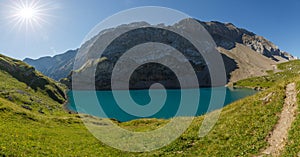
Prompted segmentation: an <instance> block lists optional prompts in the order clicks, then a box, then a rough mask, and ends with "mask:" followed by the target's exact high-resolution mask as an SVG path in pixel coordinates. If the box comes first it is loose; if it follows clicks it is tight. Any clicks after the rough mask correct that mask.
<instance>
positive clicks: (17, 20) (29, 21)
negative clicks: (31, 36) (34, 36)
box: [9, 0, 50, 31]
mask: <svg viewBox="0 0 300 157" xmlns="http://www.w3.org/2000/svg"><path fill="white" fill-rule="evenodd" d="M9 7H10V12H11V13H10V15H9V19H10V22H11V23H12V24H13V28H15V27H18V28H19V30H24V29H25V30H26V31H28V30H30V29H31V30H37V29H38V28H42V24H44V23H48V22H47V17H49V15H48V14H47V11H48V10H50V8H49V5H48V4H42V3H41V1H39V0H31V1H29V0H16V1H14V2H13V3H12V5H10V6H9Z"/></svg>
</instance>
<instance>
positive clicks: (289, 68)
mask: <svg viewBox="0 0 300 157" xmlns="http://www.w3.org/2000/svg"><path fill="white" fill-rule="evenodd" d="M277 67H278V69H279V70H280V71H281V72H277V73H273V72H272V71H269V72H268V73H269V75H266V76H262V77H253V78H249V79H245V80H241V81H237V82H235V83H234V84H233V85H234V86H235V87H248V88H256V89H267V88H270V87H272V86H274V85H275V84H277V83H279V82H284V81H286V80H290V79H291V78H295V77H298V76H299V74H300V60H294V61H290V62H287V63H282V64H279V65H278V66H277Z"/></svg>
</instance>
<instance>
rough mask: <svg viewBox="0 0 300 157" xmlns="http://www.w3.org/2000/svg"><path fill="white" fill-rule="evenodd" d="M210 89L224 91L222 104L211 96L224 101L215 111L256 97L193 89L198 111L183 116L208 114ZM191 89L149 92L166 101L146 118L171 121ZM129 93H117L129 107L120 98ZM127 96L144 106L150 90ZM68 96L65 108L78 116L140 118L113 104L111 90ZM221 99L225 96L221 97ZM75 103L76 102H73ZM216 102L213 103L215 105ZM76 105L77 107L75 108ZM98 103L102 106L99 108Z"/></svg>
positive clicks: (247, 93) (233, 91)
mask: <svg viewBox="0 0 300 157" xmlns="http://www.w3.org/2000/svg"><path fill="white" fill-rule="evenodd" d="M212 89H214V90H216V91H220V90H221V91H225V92H226V95H225V101H222V100H223V99H222V96H218V95H215V96H214V97H213V99H214V100H218V99H220V100H218V101H219V102H223V103H222V104H220V105H216V107H214V108H213V110H214V109H219V108H221V107H223V106H226V105H228V104H230V103H232V102H234V101H236V100H238V99H241V98H244V97H246V96H250V95H253V94H255V93H256V92H257V91H255V90H252V89H232V88H227V87H217V88H199V89H192V90H199V93H200V100H199V101H197V104H196V105H198V106H197V107H198V109H196V110H197V111H195V114H194V115H189V114H185V115H184V116H195V115H197V116H199V115H203V114H205V113H206V112H207V110H208V106H209V103H210V101H211V96H212V94H211V92H212ZM192 90H191V89H183V90H176V89H172V90H151V96H158V97H161V95H163V93H165V94H166V97H165V101H164V100H161V101H162V102H164V103H163V104H161V105H163V106H162V107H161V108H160V110H158V112H155V113H154V114H151V116H147V118H165V119H167V118H171V117H174V116H175V115H176V113H177V110H178V109H179V108H180V103H181V100H182V94H183V93H185V94H186V93H187V95H186V96H187V97H190V98H187V99H185V101H184V103H185V105H189V101H192V100H194V99H193V98H194V96H193V94H189V92H191V91H192ZM126 92H128V91H118V95H119V97H121V102H120V101H118V102H119V103H124V105H126V104H130V103H132V102H131V101H129V100H126V99H125V98H124V100H123V99H122V96H123V95H126V94H125V93H126ZM129 92H130V95H131V97H132V99H133V100H134V101H135V102H136V103H137V104H138V105H141V106H143V105H147V104H148V103H149V102H150V101H151V98H150V96H149V90H130V91H129ZM68 97H69V103H68V104H67V107H68V108H69V109H70V110H73V111H78V112H80V113H86V114H90V115H94V116H98V117H105V118H114V119H117V120H118V121H122V122H124V121H129V120H133V119H138V118H141V117H139V116H134V115H132V114H128V113H127V112H125V111H124V110H123V109H122V108H121V107H120V106H119V105H118V103H117V102H116V100H115V99H114V97H113V93H112V91H96V92H92V91H70V92H69V93H68ZM223 97H224V96H223ZM74 99H75V100H76V101H75V100H74ZM218 101H216V102H218ZM75 102H76V105H75ZM191 103H192V102H191ZM100 104H101V105H100ZM100 106H101V108H102V111H103V112H101V111H99V109H100V108H99V107H100Z"/></svg>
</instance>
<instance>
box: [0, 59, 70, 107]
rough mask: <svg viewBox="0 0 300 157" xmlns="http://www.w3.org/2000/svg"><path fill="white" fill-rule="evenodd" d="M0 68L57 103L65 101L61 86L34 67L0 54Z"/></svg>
mask: <svg viewBox="0 0 300 157" xmlns="http://www.w3.org/2000/svg"><path fill="white" fill-rule="evenodd" d="M0 70H3V71H5V72H7V73H8V74H10V75H11V76H13V77H14V78H16V79H17V80H19V81H20V82H23V83H25V84H27V86H28V87H30V88H32V89H34V90H41V91H44V92H45V93H46V94H48V96H49V97H51V98H52V99H53V100H55V101H57V102H59V103H64V102H65V101H66V96H65V93H64V89H63V88H61V87H60V86H59V85H58V84H57V83H56V82H54V81H53V80H52V79H49V78H48V77H46V76H44V75H42V74H41V73H39V72H38V71H36V70H35V68H34V67H32V66H29V65H28V64H26V63H24V62H22V61H19V60H16V59H12V58H9V57H6V56H4V55H1V54H0Z"/></svg>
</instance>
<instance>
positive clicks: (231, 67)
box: [24, 20, 293, 90]
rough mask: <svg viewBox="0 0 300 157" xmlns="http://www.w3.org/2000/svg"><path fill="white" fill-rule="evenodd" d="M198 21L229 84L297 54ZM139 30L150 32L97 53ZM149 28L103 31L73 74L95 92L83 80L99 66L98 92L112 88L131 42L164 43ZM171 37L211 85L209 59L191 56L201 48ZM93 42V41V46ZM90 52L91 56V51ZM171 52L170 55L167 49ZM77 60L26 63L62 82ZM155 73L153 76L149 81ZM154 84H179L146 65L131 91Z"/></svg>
mask: <svg viewBox="0 0 300 157" xmlns="http://www.w3.org/2000/svg"><path fill="white" fill-rule="evenodd" d="M183 21H184V20H183ZM183 21H180V22H178V23H177V24H174V25H173V26H164V27H180V26H181V25H182V22H183ZM198 22H199V23H201V24H202V25H203V26H204V27H205V28H206V30H207V31H208V32H209V33H210V35H211V36H212V37H213V39H214V40H215V42H216V44H217V46H218V51H219V52H220V53H221V54H222V57H223V60H224V63H225V69H226V74H227V83H233V82H236V81H238V80H241V79H245V78H249V77H253V76H261V75H266V74H267V73H266V71H268V70H273V69H275V68H276V64H278V63H281V62H284V61H288V60H292V59H293V56H292V55H290V54H289V53H287V52H284V51H282V50H280V49H279V48H278V47H277V46H276V45H275V44H273V43H272V42H270V41H268V40H267V39H265V38H264V37H262V36H259V35H256V34H255V33H253V32H250V31H247V30H246V29H242V28H238V27H236V26H235V25H233V24H232V23H221V22H217V21H212V22H202V21H198ZM140 27H143V28H146V29H144V30H143V31H144V32H142V33H144V34H143V35H140V32H138V31H136V32H131V34H127V35H128V36H131V37H132V38H124V39H122V40H120V41H119V43H122V44H123V46H118V43H116V44H115V46H114V47H112V48H110V49H108V50H107V51H106V52H105V54H103V55H102V56H98V55H97V53H96V52H99V50H101V47H99V45H101V44H102V43H103V42H108V41H107V37H110V36H114V35H116V34H121V33H120V32H124V30H127V29H130V28H131V29H132V28H140ZM147 27H148V28H150V27H151V25H150V24H148V23H146V22H135V23H131V24H125V25H121V26H118V27H116V28H113V29H107V30H103V31H102V32H100V33H99V34H98V35H97V36H95V37H93V38H92V39H91V40H89V41H87V42H86V43H84V44H83V45H82V46H81V48H80V49H79V51H81V52H84V53H83V54H79V56H78V58H79V59H78V62H80V64H79V65H80V66H78V65H77V67H75V69H77V70H75V71H73V72H72V74H73V76H74V74H75V75H77V74H80V75H82V76H83V77H82V79H81V81H82V82H81V84H82V86H83V87H82V88H90V87H88V86H87V84H84V82H85V81H87V80H88V79H86V77H87V75H88V74H85V73H86V72H88V71H89V68H91V67H93V65H94V66H96V65H97V72H96V80H95V81H96V88H97V89H99V90H101V89H110V78H111V72H112V69H113V67H114V65H115V63H116V61H117V59H118V58H119V57H120V56H121V55H122V54H121V53H120V52H123V51H124V50H126V49H127V48H128V47H129V46H130V44H131V45H135V44H138V43H141V42H143V41H145V42H146V41H147V40H160V39H159V33H157V32H154V34H153V32H151V31H152V30H151V29H148V28H147ZM147 33H148V35H151V34H152V35H153V37H151V38H150V39H147V38H145V34H147ZM155 33H156V34H155ZM168 35H169V38H168V39H166V40H167V41H162V42H169V43H172V46H173V47H177V48H180V49H181V50H183V51H182V52H183V54H184V55H185V57H186V58H187V59H188V61H189V62H190V63H191V65H192V66H193V68H194V69H195V72H196V74H197V76H198V79H199V84H200V86H210V78H209V75H208V69H207V66H206V63H205V61H204V60H203V58H202V57H201V56H200V55H197V53H190V52H195V51H197V50H194V49H193V48H192V47H191V46H189V45H188V44H187V43H185V41H184V40H181V39H179V40H178V41H176V42H174V40H175V39H176V40H177V38H176V36H175V35H174V34H168ZM91 43H93V45H92V44H91ZM124 43H128V44H129V45H127V46H126V45H124ZM91 49H92V52H90V51H87V50H91ZM190 50H192V51H190ZM89 52H90V53H89ZM166 52H171V51H170V50H166ZM167 54H168V53H166V54H161V55H160V59H163V58H170V56H167ZM62 55H65V54H62ZM80 55H81V56H80ZM74 56H75V54H73V56H70V58H67V57H65V60H64V61H65V62H64V63H62V64H52V65H53V66H52V65H50V66H49V64H47V62H46V63H44V62H39V63H40V64H39V66H35V63H36V62H37V61H38V60H40V61H41V59H38V60H35V61H33V60H30V61H31V62H30V61H29V59H26V60H24V61H26V62H27V63H29V64H31V65H33V66H35V67H36V68H37V69H38V70H40V71H42V72H43V73H44V74H46V75H47V76H50V77H52V78H55V79H57V80H58V79H60V78H63V76H67V75H68V74H70V72H71V68H70V66H68V65H71V64H72V61H74ZM99 57H100V58H99ZM148 57H151V56H148ZM53 58H55V57H53ZM53 58H48V59H49V62H50V60H51V59H52V60H51V62H55V60H53ZM146 59H147V58H146ZM180 62H182V63H183V60H181V61H180ZM72 65H73V64H72ZM54 67H55V68H54ZM64 67H68V68H64ZM61 68H62V69H64V72H61V73H56V72H55V70H53V69H61ZM155 69H156V70H155ZM157 69H160V70H157ZM126 72H127V71H125V72H124V73H126ZM150 73H151V74H152V76H153V77H149V74H150ZM71 76H72V75H69V76H68V78H67V79H63V80H62V81H63V82H64V83H66V84H68V85H70V82H71ZM154 82H160V83H162V84H164V85H165V86H166V87H167V88H178V87H179V82H178V80H177V79H176V77H175V75H174V73H173V72H172V71H171V70H170V69H168V68H167V67H163V66H161V65H155V64H152V65H144V66H141V67H139V68H138V69H136V71H135V72H134V73H133V75H132V77H131V81H130V87H131V88H137V89H143V88H148V87H149V86H150V85H151V84H152V83H154Z"/></svg>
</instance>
